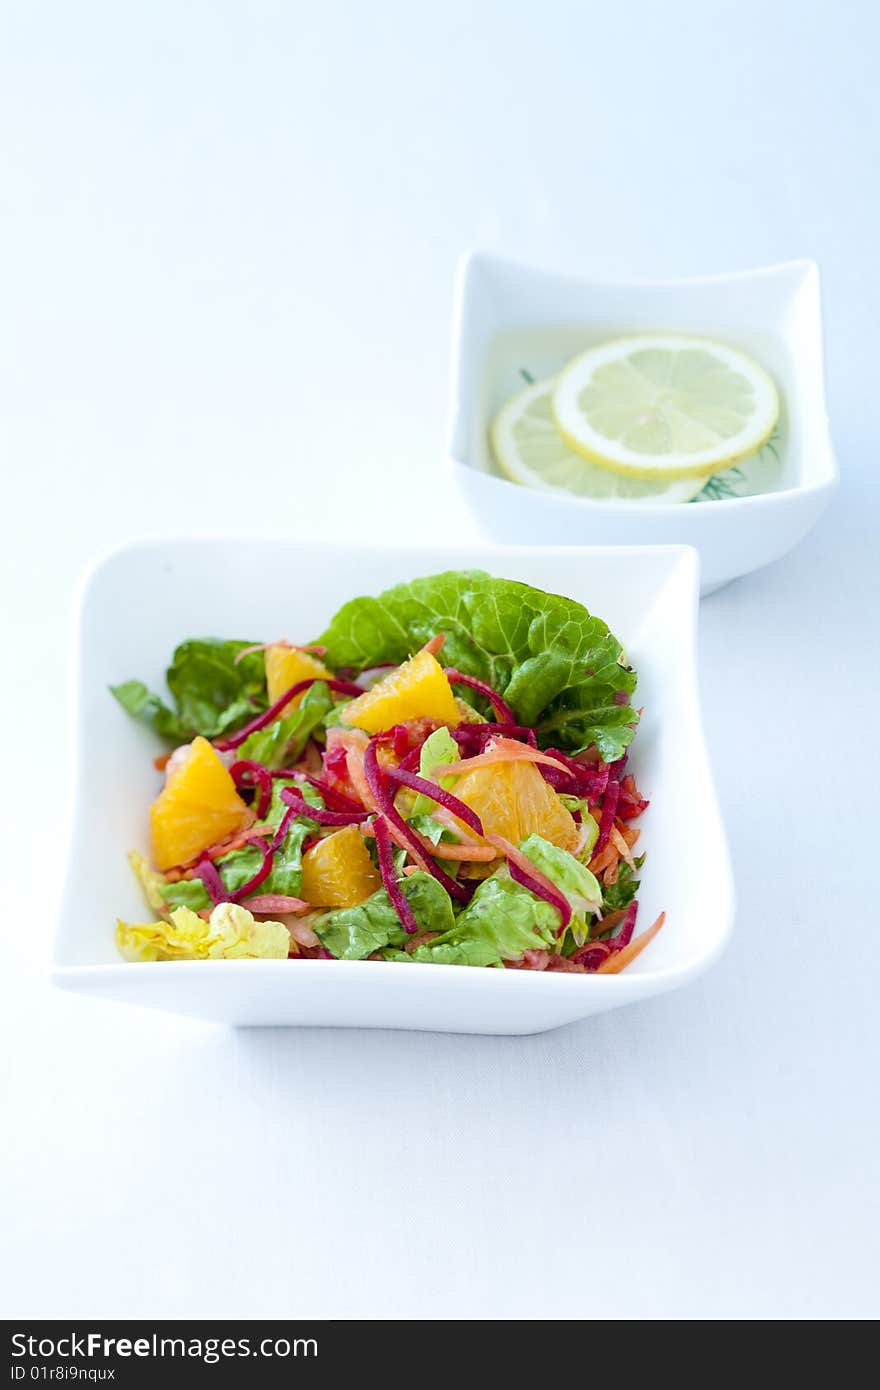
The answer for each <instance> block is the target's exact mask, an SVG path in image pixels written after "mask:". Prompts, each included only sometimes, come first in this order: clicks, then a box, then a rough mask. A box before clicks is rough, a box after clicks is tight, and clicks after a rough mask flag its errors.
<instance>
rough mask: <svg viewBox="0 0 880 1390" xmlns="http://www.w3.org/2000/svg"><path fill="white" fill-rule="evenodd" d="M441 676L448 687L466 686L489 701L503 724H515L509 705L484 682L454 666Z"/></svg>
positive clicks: (514, 716) (445, 670) (446, 668)
mask: <svg viewBox="0 0 880 1390" xmlns="http://www.w3.org/2000/svg"><path fill="white" fill-rule="evenodd" d="M443 674H444V675H445V677H446V679H447V680H448V681H449V683H450V685H466V686H469V688H470V689H471V690H476V691H477V693H478V694H480V695H482V696H483V698H484V699H485V700H488V701H489V704H490V705H491V706H492V708H493V709H494V711H495V713H496V714H497V715H498V718H499V719H500V720H502V721H503V722H504V723H505V724H515V723H516V715H515V714H514V712H513V710H512V709H511V708H510V705H509V704H508V703H507V701H506V700H503V699H502V698H501V696H500V695H499V694H498V691H497V690H493V689H492V687H491V685H487V684H486V682H485V681H478V680H477V678H476V676H466V675H465V674H464V672H463V671H458V670H456V668H455V667H454V666H447V667H445V669H444V671H443Z"/></svg>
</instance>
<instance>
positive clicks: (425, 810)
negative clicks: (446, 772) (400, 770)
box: [412, 724, 461, 843]
mask: <svg viewBox="0 0 880 1390" xmlns="http://www.w3.org/2000/svg"><path fill="white" fill-rule="evenodd" d="M460 757H461V754H460V753H459V751H458V744H457V743H456V741H455V739H454V738H453V737H452V734H451V733H450V732H449V730H448V729H447V727H446V725H445V724H441V725H440V728H439V729H435V730H434V732H433V733H432V734H429V735H428V737H427V738H426V739H425V741H424V743H423V744H422V750H421V752H420V753H419V776H420V777H427V778H429V779H430V778H433V776H434V768H435V767H442V766H443V764H444V763H457V762H458V761H459V759H460ZM454 785H455V778H454V777H444V778H442V779H441V781H440V786H441V787H443V788H444V789H445V790H446V791H448V790H449V788H450V787H452V786H454ZM436 805H437V803H436V801H432V800H431V798H430V797H429V796H422V795H421V793H419V795H418V796H417V797H416V799H415V802H414V804H413V809H412V814H413V815H414V816H424V815H430V814H431V812H432V811H433V810H434V807H435V806H436ZM435 843H436V841H435Z"/></svg>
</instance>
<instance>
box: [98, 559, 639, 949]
mask: <svg viewBox="0 0 880 1390" xmlns="http://www.w3.org/2000/svg"><path fill="white" fill-rule="evenodd" d="M297 635H300V634H297ZM167 682H168V688H169V691H170V692H171V696H172V697H173V704H172V705H169V704H167V703H165V701H163V700H162V699H160V698H159V697H158V696H156V695H153V694H151V693H150V691H149V690H148V689H147V688H146V686H144V685H142V684H141V683H140V682H139V681H128V682H126V683H125V684H123V685H119V686H115V687H114V688H113V694H114V695H115V696H116V698H117V700H118V701H119V702H120V703H121V704H122V705H123V706H124V708H125V709H126V710H127V711H128V712H129V713H130V714H131V715H133V716H135V717H136V718H138V719H140V720H143V721H146V722H147V723H148V724H149V725H151V726H152V728H153V729H155V731H156V732H157V733H158V734H159V735H161V736H162V738H164V739H165V740H167V743H168V746H169V747H168V752H166V753H164V754H162V755H161V756H160V757H158V758H156V760H155V763H156V768H157V774H161V777H162V779H163V780H162V784H161V786H157V795H156V799H155V800H154V801H153V803H152V805H151V807H150V814H149V819H150V853H149V858H147V856H146V855H144V854H142V853H140V852H138V851H133V852H132V853H131V856H130V858H131V864H132V868H133V870H134V872H135V874H136V875H137V877H138V879H139V880H140V882H141V885H142V887H143V891H144V894H145V896H146V900H147V903H148V905H149V908H150V911H151V914H152V916H153V920H151V921H148V922H144V923H130V922H123V921H120V922H119V923H118V926H117V940H118V944H119V949H120V951H121V952H122V954H123V956H125V957H126V958H127V959H128V960H132V961H171V960H207V959H240V958H266V959H291V960H295V961H301V960H304V959H315V958H320V959H325V960H331V959H332V960H370V961H375V960H382V961H399V962H401V963H413V962H416V963H421V964H426V965H431V964H442V965H470V966H495V967H502V968H505V969H518V970H550V971H564V972H568V973H571V974H594V973H597V974H603V973H615V972H617V971H620V970H623V969H624V968H625V967H626V966H627V965H629V964H630V962H631V961H632V960H634V959H635V957H636V956H637V955H638V954H639V953H640V952H641V951H642V950H644V948H645V947H646V946H647V945H648V943H649V942H650V941H651V939H652V938H653V937H654V936H655V935H656V933H657V932H658V931H659V929H660V927H661V926H662V922H663V917H662V916H661V917H659V918H658V919H657V921H656V922H654V923H653V925H651V926H649V927H648V928H647V930H645V931H642V932H640V933H637V931H636V927H637V917H638V900H637V897H636V894H637V891H638V887H639V883H638V874H639V870H640V867H641V864H642V859H641V857H640V856H638V855H637V852H636V850H637V843H638V839H639V830H638V828H637V826H636V825H635V822H636V821H637V820H638V818H639V816H641V814H642V812H643V811H644V810H645V808H646V806H647V804H648V803H647V801H646V800H645V799H644V798H643V797H642V795H641V792H640V791H639V789H638V787H637V786H636V783H635V780H634V778H633V776H632V774H631V773H629V772H628V771H627V749H628V747H629V744H630V743H631V741H632V738H633V735H634V733H635V730H636V727H637V724H638V720H639V713H638V711H637V710H636V709H635V708H634V706H633V703H632V697H633V692H634V690H635V687H636V674H635V672H634V671H633V670H632V669H631V667H630V666H629V665H627V663H626V659H625V656H624V654H623V652H622V649H621V646H620V643H619V642H618V641H617V639H616V638H615V637H614V636H613V634H612V633H611V632H610V631H609V629H608V627H607V626H606V625H605V623H603V622H602V621H601V620H600V619H599V618H596V617H593V616H591V614H590V613H588V612H587V610H586V608H584V607H582V605H581V604H579V603H575V602H573V601H572V600H571V599H567V598H560V597H558V596H556V595H553V594H547V593H544V592H542V591H541V590H539V589H533V588H530V587H528V586H527V585H524V584H519V583H515V582H513V581H512V580H507V579H496V578H492V577H491V576H490V575H488V574H485V573H483V572H481V571H476V570H466V571H450V572H448V573H445V574H438V575H433V576H431V577H428V578H423V579H417V580H415V581H413V582H412V583H407V584H400V585H397V586H396V587H394V588H392V589H388V590H387V591H386V592H384V593H382V594H379V595H378V597H369V598H355V599H352V600H351V601H350V602H349V603H346V604H345V605H344V606H343V607H342V608H341V609H340V611H339V612H338V613H337V614H336V616H335V617H334V618H333V620H332V621H331V622H330V624H329V626H328V628H327V630H326V631H325V632H324V633H323V634H322V635H321V636H320V637H319V638H317V639H316V640H315V641H314V642H310V643H308V644H307V645H304V646H297V645H295V644H294V643H292V642H291V641H288V640H286V639H285V640H276V641H273V642H268V643H266V642H254V641H250V640H235V641H233V640H230V639H225V638H198V639H190V640H188V641H185V642H183V643H181V645H180V646H179V647H178V648H177V650H176V651H175V652H174V655H173V658H172V661H171V665H170V667H169V668H168V672H167Z"/></svg>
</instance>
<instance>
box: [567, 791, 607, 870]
mask: <svg viewBox="0 0 880 1390" xmlns="http://www.w3.org/2000/svg"><path fill="white" fill-rule="evenodd" d="M559 800H560V801H561V802H562V804H563V806H564V807H565V809H566V810H567V811H571V813H572V815H574V812H575V811H577V812H578V813H579V815H580V818H581V826H582V827H583V832H584V842H583V845H582V846H581V849H580V853H579V854H578V856H577V857H578V859H582V860H583V862H584V863H585V864H589V862H590V860H591V859H592V857H593V850H594V848H595V845H596V841H597V840H598V838H599V822H598V821H597V820H596V817H595V816H594V815H593V813H592V812H591V810H590V803H589V801H586V800H585V799H584V798H583V797H581V796H568V795H566V794H565V793H564V792H563V793H561V794H560V797H559Z"/></svg>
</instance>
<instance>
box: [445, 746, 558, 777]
mask: <svg viewBox="0 0 880 1390" xmlns="http://www.w3.org/2000/svg"><path fill="white" fill-rule="evenodd" d="M512 762H522V763H543V764H544V765H545V766H546V767H555V768H556V770H557V771H558V772H568V768H567V767H564V766H563V765H562V763H560V762H557V760H556V758H551V757H549V756H548V754H546V753H541V752H539V751H538V749H537V748H532V747H531V746H530V745H529V744H528V743H518V742H517V740H516V739H515V738H494V739H493V740H492V742H491V743H490V744H489V746H488V748H487V749H486V752H485V753H478V754H477V756H476V757H475V758H462V760H461V762H458V763H443V764H441V766H439V767H435V768H434V769H433V770H432V772H431V776H432V777H433V778H435V779H436V778H439V777H458V776H460V775H461V773H463V772H470V771H471V770H472V769H473V768H477V767H492V765H493V764H494V763H512Z"/></svg>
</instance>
